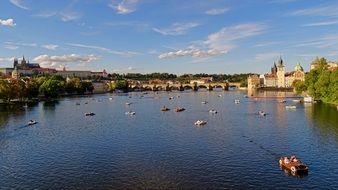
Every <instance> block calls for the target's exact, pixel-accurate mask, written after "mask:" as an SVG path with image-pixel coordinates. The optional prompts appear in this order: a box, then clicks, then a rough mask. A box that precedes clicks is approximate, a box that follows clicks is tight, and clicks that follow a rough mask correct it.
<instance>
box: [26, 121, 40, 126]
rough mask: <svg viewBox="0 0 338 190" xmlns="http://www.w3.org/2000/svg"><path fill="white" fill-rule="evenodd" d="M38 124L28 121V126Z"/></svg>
mask: <svg viewBox="0 0 338 190" xmlns="http://www.w3.org/2000/svg"><path fill="white" fill-rule="evenodd" d="M37 123H38V122H37V121H35V120H29V121H28V125H35V124H37Z"/></svg>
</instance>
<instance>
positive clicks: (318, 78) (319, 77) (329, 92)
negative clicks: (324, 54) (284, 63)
mask: <svg viewBox="0 0 338 190" xmlns="http://www.w3.org/2000/svg"><path fill="white" fill-rule="evenodd" d="M312 64H314V65H315V66H316V68H315V69H312V70H311V71H310V72H309V73H307V74H306V76H305V86H306V87H307V92H308V93H309V94H310V95H311V96H312V97H313V98H314V99H317V100H321V101H323V102H327V103H334V104H338V69H337V68H336V69H333V70H329V69H328V64H327V61H326V59H325V58H320V59H319V58H317V59H315V60H314V61H313V62H312Z"/></svg>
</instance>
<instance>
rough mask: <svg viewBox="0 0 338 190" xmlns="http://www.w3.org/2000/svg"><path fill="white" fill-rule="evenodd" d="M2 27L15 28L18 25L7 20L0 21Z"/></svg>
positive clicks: (11, 20)
mask: <svg viewBox="0 0 338 190" xmlns="http://www.w3.org/2000/svg"><path fill="white" fill-rule="evenodd" d="M0 25H4V26H15V25H16V24H15V23H14V20H13V19H11V18H9V19H6V20H2V19H0Z"/></svg>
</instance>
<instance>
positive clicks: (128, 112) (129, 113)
mask: <svg viewBox="0 0 338 190" xmlns="http://www.w3.org/2000/svg"><path fill="white" fill-rule="evenodd" d="M135 114H136V112H134V111H127V112H126V115H135Z"/></svg>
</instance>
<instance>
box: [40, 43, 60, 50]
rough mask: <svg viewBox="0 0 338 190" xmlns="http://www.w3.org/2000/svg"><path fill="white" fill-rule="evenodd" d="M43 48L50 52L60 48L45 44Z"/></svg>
mask: <svg viewBox="0 0 338 190" xmlns="http://www.w3.org/2000/svg"><path fill="white" fill-rule="evenodd" d="M41 47H43V48H46V49H49V50H55V49H56V48H57V47H59V46H58V45H55V44H45V45H42V46H41Z"/></svg>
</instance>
